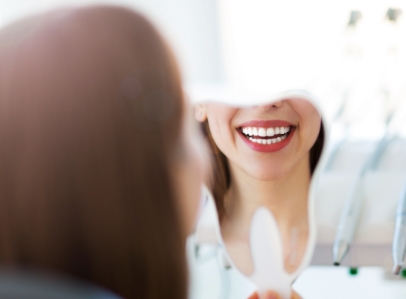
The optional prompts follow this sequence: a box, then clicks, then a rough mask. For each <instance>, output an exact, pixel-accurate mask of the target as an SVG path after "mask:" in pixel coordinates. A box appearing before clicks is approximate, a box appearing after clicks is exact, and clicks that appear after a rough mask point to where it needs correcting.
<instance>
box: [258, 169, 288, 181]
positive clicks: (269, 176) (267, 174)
mask: <svg viewBox="0 0 406 299" xmlns="http://www.w3.org/2000/svg"><path fill="white" fill-rule="evenodd" d="M287 173H288V172H287V171H283V170H280V169H275V170H274V171H269V169H267V170H262V171H255V172H251V173H250V175H251V176H252V177H253V178H255V179H257V180H259V181H277V180H280V179H282V178H284V177H285V176H286V175H287Z"/></svg>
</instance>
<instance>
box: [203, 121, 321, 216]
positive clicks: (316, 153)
mask: <svg viewBox="0 0 406 299" xmlns="http://www.w3.org/2000/svg"><path fill="white" fill-rule="evenodd" d="M201 128H202V131H203V135H204V136H205V137H206V140H207V143H208V144H209V148H210V150H211V157H212V166H213V171H212V176H211V178H210V181H209V183H208V185H209V190H210V191H211V193H212V195H213V197H214V201H215V202H216V207H217V213H218V216H219V219H220V221H221V220H222V219H223V217H224V215H225V213H226V211H225V206H224V196H225V195H226V192H227V190H228V188H229V187H230V183H231V176H230V169H229V166H228V159H227V157H226V156H225V155H224V154H223V153H222V152H221V151H220V149H219V148H218V147H217V145H216V142H215V141H214V139H213V136H212V135H211V132H210V127H209V122H208V121H207V120H206V121H205V122H203V123H202V124H201ZM323 145H324V126H323V122H322V123H321V126H320V131H319V135H318V136H317V139H316V142H315V143H314V144H313V146H312V148H311V149H310V153H309V160H310V161H309V162H310V171H311V173H312V174H313V172H314V170H315V168H316V166H317V163H318V162H319V159H320V156H321V152H322V150H323Z"/></svg>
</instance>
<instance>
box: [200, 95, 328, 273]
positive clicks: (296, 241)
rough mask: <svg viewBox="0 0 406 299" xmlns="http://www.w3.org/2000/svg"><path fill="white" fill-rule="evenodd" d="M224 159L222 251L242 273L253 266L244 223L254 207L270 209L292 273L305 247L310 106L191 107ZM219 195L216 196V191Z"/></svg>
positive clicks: (315, 121)
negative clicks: (226, 163) (208, 131)
mask: <svg viewBox="0 0 406 299" xmlns="http://www.w3.org/2000/svg"><path fill="white" fill-rule="evenodd" d="M196 117H197V119H198V120H200V121H206V120H207V123H208V127H209V130H210V134H211V137H212V138H213V141H214V143H215V145H216V146H217V147H218V149H219V150H220V151H221V152H222V153H223V154H224V156H225V157H226V158H227V162H228V165H227V167H228V171H229V174H230V178H229V186H228V188H227V191H226V192H225V193H224V195H223V196H222V197H223V198H216V202H217V203H218V202H219V201H221V202H222V203H223V204H224V215H223V216H222V217H221V232H222V237H223V241H224V243H225V245H226V248H227V251H228V253H229V255H230V256H231V258H232V259H233V261H234V263H235V264H236V266H237V267H238V268H239V269H240V270H241V271H242V272H243V273H245V274H249V273H251V272H252V271H253V269H252V263H251V256H250V250H249V242H248V240H249V228H250V222H251V217H252V214H253V213H254V211H255V210H256V209H257V208H258V207H260V206H265V207H267V208H268V209H269V210H271V212H272V214H273V215H274V217H275V219H276V220H277V222H278V226H279V229H280V232H281V236H282V241H283V246H284V255H285V269H286V271H287V272H293V271H294V270H295V269H296V268H297V267H298V266H299V265H300V262H301V259H302V256H303V254H304V251H305V249H306V244H307V237H308V218H307V196H308V190H309V184H310V179H311V167H310V152H311V149H312V147H313V145H314V144H315V142H316V140H317V138H318V136H319V133H320V127H321V118H320V115H319V113H318V111H317V110H316V109H315V107H314V106H313V105H312V104H311V103H309V102H308V101H305V100H302V99H286V100H282V101H278V102H274V103H271V104H269V105H263V106H254V107H248V108H235V107H230V106H227V105H224V104H217V103H209V104H205V105H200V106H199V107H198V108H197V113H196ZM220 197H221V196H220Z"/></svg>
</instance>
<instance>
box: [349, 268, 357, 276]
mask: <svg viewBox="0 0 406 299" xmlns="http://www.w3.org/2000/svg"><path fill="white" fill-rule="evenodd" d="M349 272H350V275H357V274H358V268H356V267H351V268H350V271H349Z"/></svg>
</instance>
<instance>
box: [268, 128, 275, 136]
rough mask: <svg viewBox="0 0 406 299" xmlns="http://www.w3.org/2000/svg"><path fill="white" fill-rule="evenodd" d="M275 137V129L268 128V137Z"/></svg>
mask: <svg viewBox="0 0 406 299" xmlns="http://www.w3.org/2000/svg"><path fill="white" fill-rule="evenodd" d="M273 135H275V130H274V129H273V128H268V129H267V130H266V136H268V137H272V136H273Z"/></svg>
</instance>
